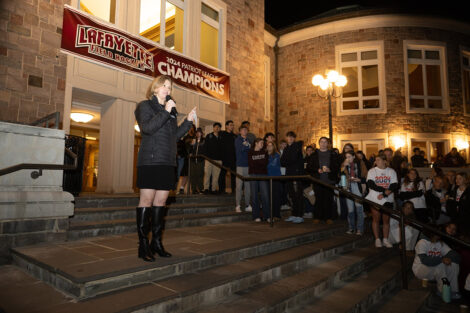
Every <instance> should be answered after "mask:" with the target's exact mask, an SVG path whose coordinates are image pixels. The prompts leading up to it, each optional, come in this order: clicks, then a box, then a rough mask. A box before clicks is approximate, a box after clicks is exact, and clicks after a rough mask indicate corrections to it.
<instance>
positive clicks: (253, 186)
mask: <svg viewBox="0 0 470 313" xmlns="http://www.w3.org/2000/svg"><path fill="white" fill-rule="evenodd" d="M250 176H264V175H250ZM250 192H251V207H252V208H253V211H252V216H253V219H256V218H259V217H260V210H259V199H258V198H259V197H258V193H259V196H260V197H261V203H262V204H263V218H270V217H271V214H270V211H271V210H270V206H269V183H268V182H267V181H265V180H252V181H250Z"/></svg>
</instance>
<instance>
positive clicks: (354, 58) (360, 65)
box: [337, 42, 385, 115]
mask: <svg viewBox="0 0 470 313" xmlns="http://www.w3.org/2000/svg"><path fill="white" fill-rule="evenodd" d="M337 60H338V64H339V68H340V72H341V74H343V75H344V76H346V77H347V79H348V83H347V84H346V86H344V87H343V95H342V98H341V100H340V101H339V104H340V107H339V110H338V114H339V115H341V114H367V113H383V112H384V111H385V103H384V102H385V87H384V78H383V75H384V71H383V46H382V43H377V42H374V43H372V44H371V43H364V44H361V43H359V44H355V45H354V46H351V45H345V46H338V47H337Z"/></svg>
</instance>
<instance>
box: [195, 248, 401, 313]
mask: <svg viewBox="0 0 470 313" xmlns="http://www.w3.org/2000/svg"><path fill="white" fill-rule="evenodd" d="M392 252H393V251H381V250H379V249H376V248H374V247H371V245H369V246H368V247H365V248H359V249H358V248H355V249H354V250H353V251H349V252H347V253H344V254H342V255H334V256H332V257H330V258H329V259H327V260H326V261H325V262H323V263H320V264H315V266H310V267H304V268H300V270H299V271H296V272H294V273H293V274H291V275H283V276H280V277H279V278H280V279H276V280H273V281H272V282H268V283H265V284H258V285H254V286H252V287H251V288H247V289H244V290H239V291H237V292H235V293H234V294H232V295H231V296H229V297H226V298H225V299H224V300H222V301H219V302H218V303H216V304H213V305H208V306H203V307H201V308H199V309H196V310H191V311H190V312H192V313H195V312H206V313H209V312H227V313H230V312H286V311H291V310H293V309H295V308H296V307H298V305H299V304H300V303H304V302H306V301H309V300H311V299H312V298H314V297H318V296H320V295H322V294H323V293H324V291H325V290H328V289H330V288H333V287H334V286H335V285H337V284H340V283H342V282H343V281H345V280H348V279H351V278H352V277H354V276H356V275H358V274H360V273H363V272H365V271H368V270H369V268H371V267H373V266H375V265H376V264H377V263H378V262H383V261H385V258H387V257H390V256H391V253H392ZM322 312H332V311H331V310H328V309H327V310H323V311H322Z"/></svg>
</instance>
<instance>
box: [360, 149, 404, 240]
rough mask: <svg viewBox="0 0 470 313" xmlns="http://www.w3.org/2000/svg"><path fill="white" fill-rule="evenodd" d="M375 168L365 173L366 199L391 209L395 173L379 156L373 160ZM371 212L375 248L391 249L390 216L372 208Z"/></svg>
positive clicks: (384, 157) (395, 181) (395, 178)
mask: <svg viewBox="0 0 470 313" xmlns="http://www.w3.org/2000/svg"><path fill="white" fill-rule="evenodd" d="M375 163H376V167H374V168H371V169H370V170H369V172H368V173H367V187H369V193H368V194H367V196H366V199H368V200H370V201H372V202H375V203H378V204H381V205H383V206H385V207H387V208H389V209H392V208H393V203H394V195H393V194H394V192H395V191H396V190H398V188H399V185H398V180H397V174H396V173H395V171H394V170H393V169H392V168H390V167H388V166H387V158H386V156H385V155H384V154H381V155H379V156H377V157H376V158H375ZM371 211H372V231H373V233H374V236H375V246H376V247H377V248H380V247H382V246H385V247H387V248H391V247H392V244H391V243H390V242H389V241H388V234H389V229H390V216H389V215H388V214H387V213H385V212H381V211H379V210H377V209H376V208H374V207H373V206H372V207H371ZM381 218H382V222H383V225H382V232H383V240H381V239H380V236H379V223H380V219H381Z"/></svg>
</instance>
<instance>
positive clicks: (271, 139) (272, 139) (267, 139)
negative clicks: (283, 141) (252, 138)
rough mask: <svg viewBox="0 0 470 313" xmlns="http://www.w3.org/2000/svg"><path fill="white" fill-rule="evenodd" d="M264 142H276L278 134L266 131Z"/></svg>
mask: <svg viewBox="0 0 470 313" xmlns="http://www.w3.org/2000/svg"><path fill="white" fill-rule="evenodd" d="M263 140H264V143H265V144H268V142H273V143H276V136H274V134H273V133H266V134H265V135H264V137H263Z"/></svg>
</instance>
